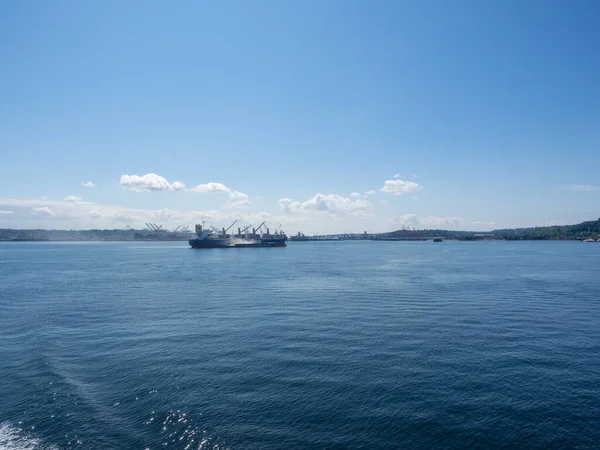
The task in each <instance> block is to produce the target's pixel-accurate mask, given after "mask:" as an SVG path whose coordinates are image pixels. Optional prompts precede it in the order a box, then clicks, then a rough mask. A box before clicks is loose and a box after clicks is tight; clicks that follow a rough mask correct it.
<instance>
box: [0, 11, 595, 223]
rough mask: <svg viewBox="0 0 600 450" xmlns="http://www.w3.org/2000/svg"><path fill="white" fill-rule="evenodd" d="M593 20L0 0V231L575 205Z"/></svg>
mask: <svg viewBox="0 0 600 450" xmlns="http://www.w3.org/2000/svg"><path fill="white" fill-rule="evenodd" d="M217 3H218V4H217ZM598 23H600V3H598V2H596V1H592V0H590V1H584V0H581V1H577V2H567V1H560V2H559V1H547V0H544V1H537V0H530V1H527V2H518V1H503V2H492V1H480V0H478V1H459V0H456V1H451V2H449V1H425V2H421V1H396V0H395V1H379V2H367V1H347V0H346V1H337V0H328V1H326V2H323V1H302V2H280V1H272V2H271V1H269V2H267V1H258V2H247V1H243V2H212V3H209V2H196V1H193V2H191V1H190V2H171V3H168V2H158V1H143V2H142V1H139V2H138V1H129V2H117V1H105V2H77V1H56V2H46V1H30V2H19V1H16V0H10V1H5V2H1V3H0V58H1V61H2V66H1V69H0V70H1V72H0V73H1V74H2V77H1V78H0V99H2V101H0V155H1V156H0V227H27V228H32V227H53V228H89V227H111V228H112V227H119V228H120V227H124V226H126V225H130V226H133V227H140V226H143V224H144V222H147V221H152V222H158V223H164V224H165V225H167V226H169V227H171V226H173V227H174V226H177V225H180V224H186V225H191V224H193V223H195V222H197V221H199V220H200V219H201V218H202V217H205V218H206V219H207V221H209V222H211V223H213V224H214V225H223V224H225V222H227V221H229V220H232V219H234V218H238V217H240V218H241V219H242V221H246V222H248V223H252V222H253V221H255V220H258V219H267V221H268V222H269V223H271V224H273V226H275V225H279V224H280V223H281V224H282V225H283V227H284V229H286V230H287V231H288V232H296V231H298V230H303V231H305V232H307V233H314V232H319V233H326V232H344V231H358V232H360V231H363V230H370V231H386V230H390V229H397V228H399V227H400V226H402V225H406V226H410V227H416V228H453V229H480V230H485V229H492V228H501V227H511V226H530V225H545V224H550V223H575V222H579V221H582V220H590V219H597V218H598V217H599V216H600V176H599V175H598V174H599V173H600V83H599V82H598V80H600V52H598V48H600V27H598ZM88 181H91V182H92V183H93V184H94V187H84V186H83V185H82V183H85V182H88ZM175 182H179V183H180V184H179V183H178V184H174V183H175ZM367 192H369V194H367ZM353 193H354V195H352V194H353Z"/></svg>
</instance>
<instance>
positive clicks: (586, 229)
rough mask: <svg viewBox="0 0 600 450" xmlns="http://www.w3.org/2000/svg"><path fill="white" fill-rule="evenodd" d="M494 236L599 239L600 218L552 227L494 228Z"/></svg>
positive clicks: (509, 238) (517, 238)
mask: <svg viewBox="0 0 600 450" xmlns="http://www.w3.org/2000/svg"><path fill="white" fill-rule="evenodd" d="M492 234H493V235H494V237H497V238H500V239H507V240H519V239H532V240H540V239H558V240H560V239H588V238H592V239H598V238H600V219H598V220H590V221H587V222H582V223H578V224H576V225H559V226H551V227H533V228H515V229H507V230H494V231H493V232H492Z"/></svg>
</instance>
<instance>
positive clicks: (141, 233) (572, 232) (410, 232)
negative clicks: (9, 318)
mask: <svg viewBox="0 0 600 450" xmlns="http://www.w3.org/2000/svg"><path fill="white" fill-rule="evenodd" d="M192 236H193V233H190V232H183V233H182V232H174V231H163V230H161V231H153V230H148V229H144V230H134V229H125V230H123V229H114V230H97V229H92V230H46V229H32V230H21V229H10V228H4V229H0V241H186V240H188V239H190V238H191V237H192ZM292 238H293V239H298V238H297V236H292ZM434 238H442V239H457V240H466V241H470V240H484V239H489V240H586V239H594V240H598V239H600V219H598V220H592V221H586V222H582V223H579V224H575V225H557V226H549V227H533V228H511V229H499V230H492V231H489V232H476V231H454V230H414V229H401V230H396V231H391V232H388V233H374V234H370V233H367V232H363V233H353V234H334V235H321V236H304V237H303V238H300V239H298V240H324V239H340V240H364V239H367V240H422V239H434Z"/></svg>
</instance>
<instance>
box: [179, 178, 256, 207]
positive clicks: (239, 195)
mask: <svg viewBox="0 0 600 450" xmlns="http://www.w3.org/2000/svg"><path fill="white" fill-rule="evenodd" d="M188 190H189V191H191V192H197V193H200V194H205V193H208V192H222V193H225V194H227V196H228V197H229V200H230V202H229V203H228V204H227V205H226V206H227V207H228V208H248V207H249V206H250V197H249V196H248V194H244V193H243V192H240V191H234V190H232V189H230V188H228V187H227V186H225V185H224V184H223V183H216V182H214V181H210V182H208V183H205V184H199V185H198V186H196V187H193V188H191V189H188Z"/></svg>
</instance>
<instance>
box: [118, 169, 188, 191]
mask: <svg viewBox="0 0 600 450" xmlns="http://www.w3.org/2000/svg"><path fill="white" fill-rule="evenodd" d="M119 182H120V184H121V186H123V187H124V188H126V189H130V190H132V191H134V192H143V191H166V190H168V191H180V190H182V189H185V185H184V184H183V183H182V182H180V181H174V182H173V183H170V182H169V181H167V179H166V178H164V177H161V176H160V175H157V174H155V173H147V174H146V175H142V176H140V175H121V179H120V181H119Z"/></svg>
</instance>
